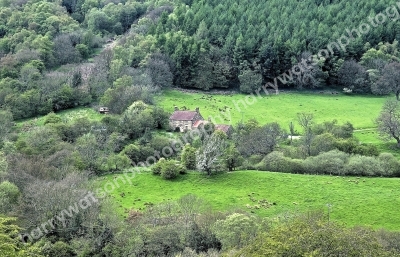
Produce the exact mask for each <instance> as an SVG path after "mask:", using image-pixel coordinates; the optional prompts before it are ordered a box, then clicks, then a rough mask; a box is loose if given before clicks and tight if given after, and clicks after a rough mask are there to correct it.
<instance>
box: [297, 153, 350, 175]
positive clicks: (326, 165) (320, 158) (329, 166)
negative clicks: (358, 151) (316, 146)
mask: <svg viewBox="0 0 400 257" xmlns="http://www.w3.org/2000/svg"><path fill="white" fill-rule="evenodd" d="M348 158H349V156H348V154H346V153H343V152H340V151H338V150H332V151H329V152H326V153H322V154H320V155H317V156H313V157H309V158H307V159H306V160H305V161H304V169H305V172H306V173H311V174H330V175H343V173H344V166H345V163H346V162H347V160H348Z"/></svg>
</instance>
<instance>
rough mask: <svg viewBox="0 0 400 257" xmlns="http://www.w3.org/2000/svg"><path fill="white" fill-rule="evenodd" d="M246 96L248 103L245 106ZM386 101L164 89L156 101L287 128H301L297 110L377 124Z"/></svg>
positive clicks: (226, 120) (231, 121)
mask: <svg viewBox="0 0 400 257" xmlns="http://www.w3.org/2000/svg"><path fill="white" fill-rule="evenodd" d="M246 97H247V98H246ZM246 99H247V103H250V104H246V106H244V104H243V103H246ZM385 100H386V97H378V96H357V95H344V94H338V95H333V94H328V93H325V94H319V93H298V92H283V93H281V94H279V95H274V94H271V95H268V96H266V95H263V97H256V98H255V100H254V99H253V98H250V97H249V96H248V95H244V94H235V95H211V94H204V93H184V92H181V91H177V90H166V91H164V92H163V94H162V96H160V98H159V101H158V103H159V104H160V105H161V106H162V107H164V109H165V110H166V111H168V112H173V110H174V106H178V107H179V108H180V109H182V108H183V107H186V108H189V109H190V110H194V109H195V108H196V107H199V108H200V112H201V114H202V115H203V118H204V119H207V118H208V117H210V116H212V117H214V118H215V119H216V122H217V123H225V124H236V123H237V122H239V121H240V120H241V119H242V116H243V120H244V121H247V120H249V119H256V120H257V121H258V122H259V123H260V124H266V123H269V122H278V123H279V124H280V125H281V126H282V127H283V128H288V126H289V123H290V122H291V121H292V122H294V123H295V124H296V129H297V130H300V128H299V126H298V125H297V113H300V112H307V113H313V114H314V117H315V121H316V122H323V121H331V120H333V119H336V120H338V122H339V123H341V124H343V123H345V122H347V121H349V122H351V123H352V124H353V125H354V127H355V128H356V129H362V128H373V127H376V125H375V124H374V120H375V119H376V117H378V115H379V112H380V110H381V108H382V105H383V103H384V102H385ZM252 102H254V103H252ZM251 103H252V104H251ZM218 116H220V117H221V119H219V118H218Z"/></svg>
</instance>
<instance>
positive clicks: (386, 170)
mask: <svg viewBox="0 0 400 257" xmlns="http://www.w3.org/2000/svg"><path fill="white" fill-rule="evenodd" d="M378 159H379V161H380V162H381V167H382V170H383V174H382V175H384V176H396V177H397V176H400V163H399V161H398V160H397V159H396V157H394V156H393V154H391V153H381V154H380V155H379V157H378Z"/></svg>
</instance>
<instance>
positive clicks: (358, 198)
mask: <svg viewBox="0 0 400 257" xmlns="http://www.w3.org/2000/svg"><path fill="white" fill-rule="evenodd" d="M118 176H120V175H118ZM113 177H114V175H109V176H105V177H102V178H100V179H97V180H96V182H95V186H96V187H104V186H105V185H106V183H117V182H118V184H119V187H117V186H115V187H116V189H115V190H113V191H112V192H111V193H110V197H112V199H113V200H114V201H115V202H116V203H117V204H118V206H119V207H118V208H119V210H118V211H119V212H120V213H124V216H126V211H127V210H129V209H131V208H135V209H143V208H144V207H145V203H154V204H155V203H160V202H163V201H167V200H176V199H178V198H179V197H181V196H183V195H186V194H189V193H192V194H195V195H197V196H199V197H201V198H203V199H204V200H206V201H207V202H209V203H210V204H211V205H212V206H213V207H214V208H215V209H216V210H230V209H237V208H240V209H243V210H247V211H254V212H255V213H256V214H258V215H260V216H264V217H274V216H276V215H279V214H283V213H285V212H293V211H300V212H306V211H308V210H324V211H325V212H327V210H328V207H327V204H331V205H332V209H331V218H332V219H333V220H335V221H338V222H341V223H343V224H345V225H347V226H355V225H367V226H371V227H373V228H382V227H383V228H386V229H390V230H400V215H399V213H398V210H399V207H400V191H399V190H398V189H399V187H400V179H393V178H390V179H389V178H362V177H361V178H360V179H357V178H352V177H334V176H311V175H295V174H284V173H270V172H258V171H237V172H233V173H226V174H220V175H215V176H211V177H207V176H206V175H204V174H200V173H197V172H196V173H189V174H186V175H183V176H180V177H179V178H178V179H177V180H174V181H166V180H163V179H162V178H160V177H159V176H154V175H152V174H151V173H148V172H143V173H140V174H137V175H136V176H135V177H134V178H132V179H131V181H132V185H129V184H128V183H126V184H124V183H123V182H121V181H120V180H114V179H113ZM355 181H358V182H355ZM108 186H110V185H108ZM121 193H124V194H125V197H121V195H120V194H121ZM252 199H253V200H254V201H253V200H252ZM259 200H266V201H267V202H269V203H271V204H272V203H275V205H270V206H269V207H262V206H260V204H259V203H258V201H259ZM256 205H259V207H260V209H257V208H256V207H255V206H256ZM249 207H251V208H249Z"/></svg>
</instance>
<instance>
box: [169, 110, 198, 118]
mask: <svg viewBox="0 0 400 257" xmlns="http://www.w3.org/2000/svg"><path fill="white" fill-rule="evenodd" d="M196 114H198V113H197V112H196V111H174V113H173V114H172V115H171V117H170V118H169V119H170V120H194V118H195V117H196Z"/></svg>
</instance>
